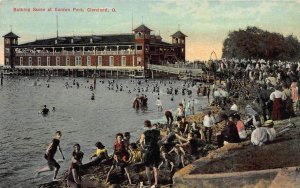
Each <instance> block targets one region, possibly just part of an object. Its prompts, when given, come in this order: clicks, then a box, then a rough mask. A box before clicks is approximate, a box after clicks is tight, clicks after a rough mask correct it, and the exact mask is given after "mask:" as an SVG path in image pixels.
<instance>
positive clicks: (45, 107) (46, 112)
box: [41, 105, 49, 115]
mask: <svg viewBox="0 0 300 188" xmlns="http://www.w3.org/2000/svg"><path fill="white" fill-rule="evenodd" d="M41 113H42V114H43V115H48V113H49V109H48V108H47V106H46V105H44V108H43V109H42V110H41Z"/></svg>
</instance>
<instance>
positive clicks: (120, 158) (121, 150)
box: [105, 133, 132, 185]
mask: <svg viewBox="0 0 300 188" xmlns="http://www.w3.org/2000/svg"><path fill="white" fill-rule="evenodd" d="M127 158H128V151H127V150H126V146H125V143H124V141H123V134H122V133H118V134H117V135H116V141H115V144H114V153H113V159H114V161H113V165H112V166H111V167H110V169H109V171H108V173H107V177H106V180H105V181H106V183H108V179H109V176H110V174H111V172H112V170H114V169H115V168H116V167H120V168H121V170H122V171H123V170H125V173H126V175H127V178H128V181H129V184H130V185H131V184H132V183H131V178H130V175H129V172H128V169H127V163H126V161H127Z"/></svg>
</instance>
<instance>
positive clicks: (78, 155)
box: [67, 144, 84, 188]
mask: <svg viewBox="0 0 300 188" xmlns="http://www.w3.org/2000/svg"><path fill="white" fill-rule="evenodd" d="M73 148H74V151H73V153H72V159H71V164H70V167H69V171H68V179H67V185H68V187H74V188H78V187H81V176H80V170H79V168H80V166H81V165H82V158H83V155H84V154H83V152H82V151H80V145H79V144H75V145H74V146H73Z"/></svg>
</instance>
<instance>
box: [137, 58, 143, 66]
mask: <svg viewBox="0 0 300 188" xmlns="http://www.w3.org/2000/svg"><path fill="white" fill-rule="evenodd" d="M141 61H142V58H141V57H137V65H138V66H140V65H141Z"/></svg>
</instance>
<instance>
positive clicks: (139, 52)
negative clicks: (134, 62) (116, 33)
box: [16, 50, 142, 56]
mask: <svg viewBox="0 0 300 188" xmlns="http://www.w3.org/2000/svg"><path fill="white" fill-rule="evenodd" d="M141 53H142V50H137V51H136V53H135V50H132V51H128V50H124V51H122V50H119V51H95V52H94V51H84V52H83V51H74V52H73V51H63V52H54V53H53V52H36V53H32V52H16V56H52V55H57V56H58V55H94V54H96V55H134V54H141Z"/></svg>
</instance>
